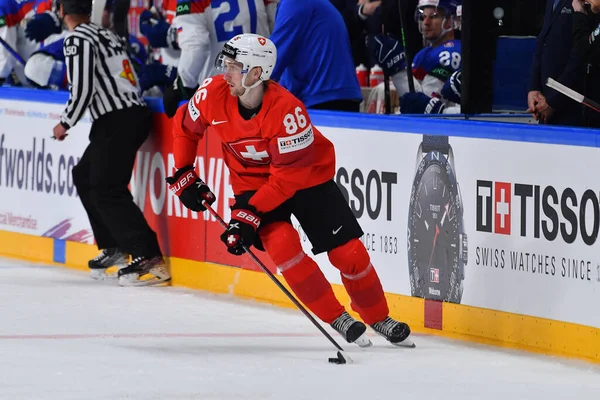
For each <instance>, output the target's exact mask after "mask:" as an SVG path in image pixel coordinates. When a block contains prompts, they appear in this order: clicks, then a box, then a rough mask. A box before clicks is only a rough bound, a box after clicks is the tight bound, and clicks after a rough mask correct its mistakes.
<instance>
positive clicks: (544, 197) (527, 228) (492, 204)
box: [476, 180, 600, 246]
mask: <svg viewBox="0 0 600 400" xmlns="http://www.w3.org/2000/svg"><path fill="white" fill-rule="evenodd" d="M513 200H514V201H513ZM513 205H514V208H513ZM515 215H516V218H518V220H514V221H513V217H514V216H515ZM476 220H477V230H478V231H480V232H490V233H495V234H502V235H511V234H512V235H517V234H518V235H520V236H523V237H531V236H533V237H534V238H541V237H543V238H545V239H546V240H548V241H554V240H556V239H557V238H560V239H562V240H563V241H564V242H565V243H573V242H575V241H576V240H577V238H578V237H581V240H583V242H584V243H585V244H587V245H589V246H591V245H592V244H594V243H595V242H596V239H597V238H598V231H599V229H600V204H599V202H598V193H597V192H594V191H593V190H591V189H587V190H585V191H583V192H582V193H576V192H575V191H574V190H573V189H572V188H569V187H568V188H560V187H555V186H545V187H544V186H540V185H532V184H525V183H509V182H493V181H484V180H478V181H477V218H476ZM512 222H514V229H512V226H513V224H512Z"/></svg>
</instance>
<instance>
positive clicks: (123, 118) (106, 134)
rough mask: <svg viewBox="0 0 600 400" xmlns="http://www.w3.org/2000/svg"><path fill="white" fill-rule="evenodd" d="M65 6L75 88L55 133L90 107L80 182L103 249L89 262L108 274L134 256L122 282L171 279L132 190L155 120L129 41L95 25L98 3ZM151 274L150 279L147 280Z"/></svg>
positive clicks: (59, 135)
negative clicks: (136, 165) (136, 166)
mask: <svg viewBox="0 0 600 400" xmlns="http://www.w3.org/2000/svg"><path fill="white" fill-rule="evenodd" d="M59 4H60V8H59V15H60V17H61V18H62V19H63V22H64V23H65V25H66V26H67V27H68V29H69V31H70V32H71V33H70V34H69V35H68V36H67V37H66V39H65V41H64V46H63V52H64V55H65V64H66V66H67V76H68V79H69V84H70V85H71V88H70V97H69V101H68V102H67V106H66V108H65V110H64V112H63V113H62V115H61V118H60V123H59V124H57V125H56V126H55V127H54V138H55V139H57V140H64V139H65V137H66V136H67V131H68V130H69V129H70V128H72V127H73V126H75V124H77V122H78V121H79V120H80V119H81V117H83V115H84V113H85V112H86V110H89V112H90V115H91V118H92V120H93V122H92V128H91V131H90V136H89V140H90V144H89V145H88V147H87V148H86V150H85V152H84V153H83V156H82V157H81V160H80V161H79V163H78V164H77V165H76V166H75V167H74V168H73V183H74V184H75V187H76V188H77V193H78V194H79V197H80V198H81V202H82V203H83V207H84V208H85V210H86V212H87V215H88V218H89V220H90V224H91V226H92V230H93V232H94V237H95V239H96V243H97V245H98V249H99V250H102V252H101V253H100V255H99V256H98V257H96V258H95V259H93V260H90V262H89V267H90V269H91V270H92V276H93V277H97V278H98V277H100V276H103V275H104V274H103V273H104V271H105V270H106V269H107V268H108V267H111V266H113V265H118V264H122V263H123V261H125V260H127V256H128V255H131V259H132V261H131V263H129V265H127V266H126V267H125V268H122V269H120V270H119V273H118V277H119V283H120V284H121V285H123V286H141V285H148V284H155V283H160V282H164V281H168V280H170V275H169V273H168V270H167V268H166V265H165V264H164V261H163V257H162V253H161V251H160V247H159V244H158V240H157V238H156V234H155V233H154V231H152V229H151V228H150V227H149V226H148V223H147V222H146V220H145V219H144V214H143V213H142V212H141V211H140V209H139V208H138V206H137V205H136V204H135V203H134V202H133V198H132V196H131V194H130V192H129V190H128V188H127V185H128V184H129V181H130V179H131V173H132V170H133V164H134V162H135V157H136V152H137V150H138V149H139V147H140V146H141V145H142V143H143V142H144V141H145V140H146V138H147V137H148V135H149V133H150V128H151V124H152V114H151V112H150V111H149V110H148V108H147V107H146V104H145V103H144V100H143V99H142V98H141V96H140V90H139V85H138V78H137V76H136V74H135V71H134V70H133V67H132V63H131V61H130V60H129V58H128V56H127V53H126V51H125V47H124V44H123V43H122V42H121V40H120V39H119V38H118V37H117V36H116V35H115V34H113V33H112V32H111V31H108V30H106V29H103V28H101V27H99V26H98V25H95V24H93V23H90V15H91V12H92V0H59ZM125 262H126V261H125ZM98 272H100V273H98ZM144 275H150V276H149V278H150V279H143V280H140V279H139V278H141V277H142V276H144Z"/></svg>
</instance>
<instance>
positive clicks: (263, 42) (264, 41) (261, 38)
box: [258, 37, 267, 46]
mask: <svg viewBox="0 0 600 400" xmlns="http://www.w3.org/2000/svg"><path fill="white" fill-rule="evenodd" d="M258 43H260V44H261V46H264V45H265V44H266V43H267V39H265V38H264V37H259V38H258Z"/></svg>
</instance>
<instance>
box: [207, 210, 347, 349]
mask: <svg viewBox="0 0 600 400" xmlns="http://www.w3.org/2000/svg"><path fill="white" fill-rule="evenodd" d="M202 204H203V205H204V207H206V209H207V210H208V212H210V214H211V215H212V216H213V217H215V219H216V220H217V221H218V222H219V224H220V225H221V226H222V227H223V228H225V229H227V223H226V222H225V221H224V220H223V218H221V216H220V215H219V214H218V213H217V212H216V211H215V210H214V209H213V208H212V207H211V206H210V205H209V204H208V203H207V202H206V201H203V202H202ZM242 248H243V249H244V251H246V254H248V255H249V256H250V258H251V259H252V261H254V263H255V264H256V265H257V266H258V267H259V268H260V269H261V270H263V272H264V273H265V274H267V275H268V276H269V278H271V280H272V281H273V282H274V283H275V284H276V285H277V287H278V288H279V289H280V290H281V291H282V292H283V293H284V294H285V295H286V296H287V297H288V298H289V299H290V300H291V301H292V303H294V305H295V306H296V307H298V308H299V309H300V311H302V313H303V314H304V315H305V316H306V318H308V319H309V320H310V322H312V323H313V325H314V326H315V327H316V328H317V329H318V330H319V331H321V333H322V334H323V335H324V336H325V337H326V338H327V339H329V341H330V342H331V344H333V345H334V346H335V348H336V349H338V350H339V351H344V349H343V348H342V346H340V345H339V344H338V343H337V342H336V341H335V339H334V338H332V337H331V335H330V334H329V333H327V331H326V330H325V329H323V327H322V326H321V324H319V323H318V322H317V320H315V318H314V317H313V316H312V315H310V313H309V312H308V311H307V310H306V308H304V306H303V305H302V304H300V302H299V301H298V300H296V298H295V297H294V295H293V294H292V293H291V292H290V291H289V290H288V289H287V288H286V287H285V286H283V284H282V283H281V282H279V279H277V278H276V277H275V275H273V273H272V272H271V271H270V270H269V268H267V266H266V265H265V264H263V262H262V261H260V260H259V259H258V257H257V256H256V255H255V254H254V253H253V252H252V251H251V250H250V249H249V248H248V247H247V246H244V245H242Z"/></svg>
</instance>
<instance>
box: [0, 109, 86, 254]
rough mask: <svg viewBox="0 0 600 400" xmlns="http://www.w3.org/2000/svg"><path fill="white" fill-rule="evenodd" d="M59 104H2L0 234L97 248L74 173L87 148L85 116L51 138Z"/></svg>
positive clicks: (58, 119) (58, 113)
mask: <svg viewBox="0 0 600 400" xmlns="http://www.w3.org/2000/svg"><path fill="white" fill-rule="evenodd" d="M63 109H64V106H62V105H60V104H48V103H35V102H24V101H8V100H0V230H4V231H11V232H19V233H25V234H29V235H37V236H47V237H53V238H56V239H65V240H71V241H77V242H82V243H93V237H92V233H91V229H90V225H89V221H88V219H87V216H86V214H85V210H84V209H83V206H82V205H81V202H80V201H79V197H78V196H77V191H76V190H75V187H74V185H73V179H72V176H71V170H72V169H73V166H74V165H76V164H77V162H78V160H79V159H80V157H81V156H82V155H83V151H84V150H85V148H86V146H87V144H88V134H89V130H90V126H91V124H90V121H89V119H88V118H87V117H84V119H82V120H81V121H80V122H79V123H78V124H77V125H76V126H75V127H74V128H73V129H71V130H70V131H69V136H68V137H67V138H66V139H65V140H64V141H62V142H59V141H56V140H53V139H51V137H52V129H53V128H54V126H55V125H56V124H57V123H58V122H59V121H60V113H61V112H62V110H63Z"/></svg>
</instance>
